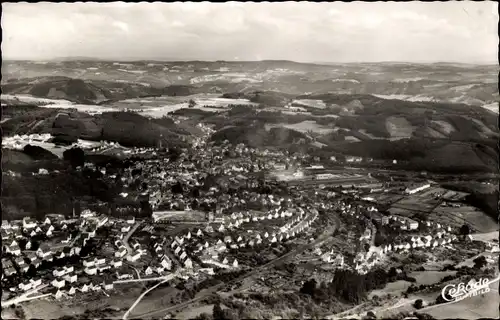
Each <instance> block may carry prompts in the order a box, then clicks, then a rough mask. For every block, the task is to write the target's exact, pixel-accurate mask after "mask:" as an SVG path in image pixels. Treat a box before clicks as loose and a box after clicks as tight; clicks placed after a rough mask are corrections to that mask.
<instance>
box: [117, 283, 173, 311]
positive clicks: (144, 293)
mask: <svg viewBox="0 0 500 320" xmlns="http://www.w3.org/2000/svg"><path fill="white" fill-rule="evenodd" d="M173 278H174V277H173V276H172V277H171V278H169V279H165V280H163V281H162V282H160V283H158V284H155V285H154V286H152V287H151V288H149V289H148V290H146V291H144V292H143V293H142V294H141V295H140V296H139V298H137V300H135V302H134V304H133V305H132V306H130V308H129V309H128V310H127V312H125V314H124V315H123V320H126V319H127V317H128V316H129V314H130V312H131V311H132V309H134V308H135V306H137V305H138V304H139V302H141V300H142V298H144V296H145V295H146V294H148V293H149V292H150V291H152V290H154V289H156V288H157V287H158V286H160V285H162V284H164V283H165V282H168V281H170V280H172V279H173Z"/></svg>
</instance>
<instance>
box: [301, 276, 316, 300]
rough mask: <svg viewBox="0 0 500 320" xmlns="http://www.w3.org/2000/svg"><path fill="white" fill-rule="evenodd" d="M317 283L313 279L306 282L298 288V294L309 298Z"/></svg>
mask: <svg viewBox="0 0 500 320" xmlns="http://www.w3.org/2000/svg"><path fill="white" fill-rule="evenodd" d="M317 284H318V283H317V282H316V280H315V279H311V280H308V281H306V282H304V284H303V285H302V288H300V293H304V294H307V295H310V296H313V295H314V291H315V290H316V286H317Z"/></svg>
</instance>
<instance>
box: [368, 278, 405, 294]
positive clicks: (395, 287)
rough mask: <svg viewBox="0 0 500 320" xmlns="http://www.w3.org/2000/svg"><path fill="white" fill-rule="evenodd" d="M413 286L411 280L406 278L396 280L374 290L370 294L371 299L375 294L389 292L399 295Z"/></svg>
mask: <svg viewBox="0 0 500 320" xmlns="http://www.w3.org/2000/svg"><path fill="white" fill-rule="evenodd" d="M410 286H411V282H409V281H405V280H398V281H395V282H391V283H388V284H387V285H386V286H385V287H384V288H383V289H378V290H373V291H372V292H370V294H369V295H368V298H369V299H371V298H372V297H373V296H379V297H380V296H386V295H388V294H392V295H399V294H401V293H403V292H405V291H406V290H407V289H408V288H409V287H410Z"/></svg>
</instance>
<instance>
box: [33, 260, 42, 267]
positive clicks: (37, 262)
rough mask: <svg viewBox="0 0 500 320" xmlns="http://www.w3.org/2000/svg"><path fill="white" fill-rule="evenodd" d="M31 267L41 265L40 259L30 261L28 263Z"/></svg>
mask: <svg viewBox="0 0 500 320" xmlns="http://www.w3.org/2000/svg"><path fill="white" fill-rule="evenodd" d="M30 264H31V265H32V266H33V267H35V268H38V267H40V266H41V265H42V261H41V260H40V259H38V258H36V259H35V260H33V261H31V263H30Z"/></svg>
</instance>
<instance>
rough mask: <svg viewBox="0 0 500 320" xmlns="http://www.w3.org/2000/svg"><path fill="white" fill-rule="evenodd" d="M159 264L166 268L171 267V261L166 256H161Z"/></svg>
mask: <svg viewBox="0 0 500 320" xmlns="http://www.w3.org/2000/svg"><path fill="white" fill-rule="evenodd" d="M161 265H162V266H163V267H164V268H165V269H167V270H170V269H172V261H170V259H169V258H168V257H163V259H162V261H161Z"/></svg>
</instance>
